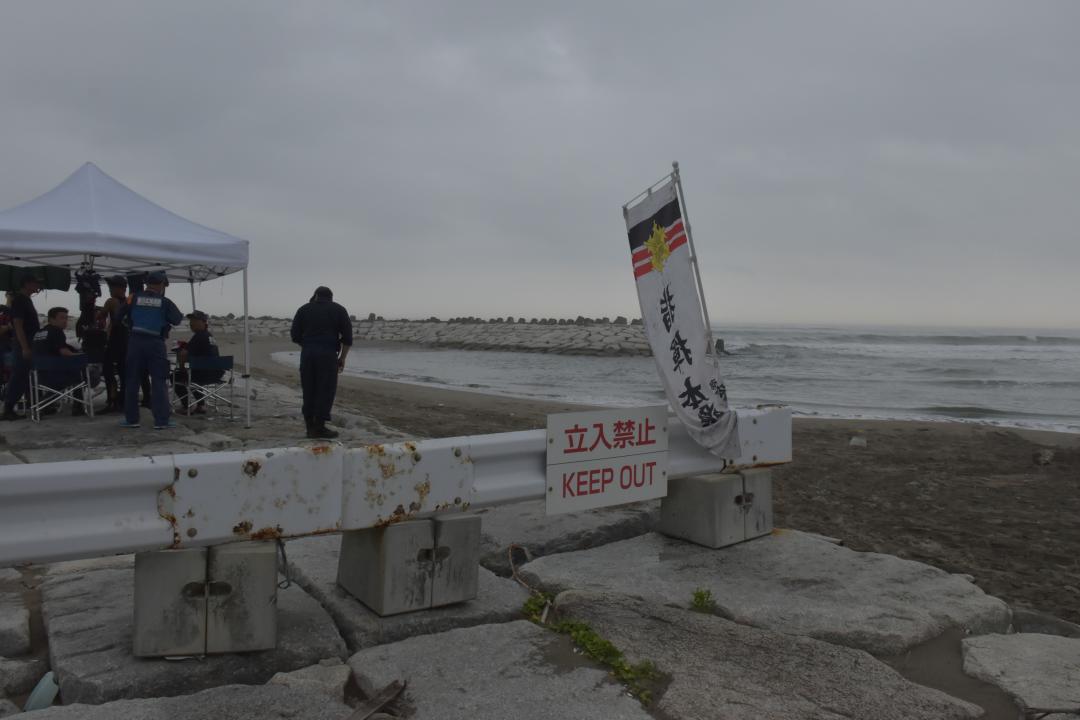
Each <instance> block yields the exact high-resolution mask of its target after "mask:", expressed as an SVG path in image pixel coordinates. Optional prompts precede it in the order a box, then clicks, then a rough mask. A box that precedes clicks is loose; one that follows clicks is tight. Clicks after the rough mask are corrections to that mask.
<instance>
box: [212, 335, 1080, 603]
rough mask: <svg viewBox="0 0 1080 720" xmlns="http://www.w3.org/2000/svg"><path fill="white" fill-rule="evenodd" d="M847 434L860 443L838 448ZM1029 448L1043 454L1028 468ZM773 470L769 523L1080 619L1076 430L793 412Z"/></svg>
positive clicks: (538, 420) (501, 404) (518, 418)
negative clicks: (789, 442)
mask: <svg viewBox="0 0 1080 720" xmlns="http://www.w3.org/2000/svg"><path fill="white" fill-rule="evenodd" d="M219 341H221V342H222V344H223V346H224V347H225V348H226V351H227V352H230V351H235V350H236V349H237V348H233V349H231V350H230V349H228V346H229V344H230V342H233V343H234V342H235V339H234V338H228V337H220V338H219ZM287 350H295V346H294V345H292V344H290V343H289V342H287V341H285V340H282V339H280V338H256V339H255V340H254V341H253V366H254V368H255V373H256V374H258V375H261V376H263V377H265V378H266V379H269V380H274V381H276V382H280V383H283V384H290V385H294V386H295V385H297V384H298V379H297V372H296V370H295V369H292V368H289V367H286V366H284V365H281V364H278V363H275V362H273V361H272V360H271V358H270V354H271V353H273V352H278V351H287ZM363 350H364V346H363V345H358V346H357V347H355V348H354V350H353V352H356V353H363ZM236 354H237V355H238V356H239V353H238V352H237V353H236ZM338 403H339V405H340V406H342V407H345V408H348V409H350V410H353V411H355V412H358V413H362V414H364V415H369V416H372V417H374V418H375V419H377V420H378V421H380V422H382V423H383V424H385V425H387V426H389V427H391V428H394V429H396V430H399V431H401V432H403V433H406V434H408V435H411V436H414V437H448V436H455V435H473V434H479V433H492V432H505V431H509V430H523V429H530V428H540V427H544V425H545V421H546V415H547V414H548V413H551V412H565V411H568V410H574V409H581V408H582V407H584V406H573V405H569V404H563V403H549V402H540V401H533V400H518V399H513V398H503V397H497V396H491V395H481V394H477V393H469V392H461V391H457V390H443V389H438V388H429V387H421V386H413V385H407V384H403V383H395V382H389V381H383V380H374V379H367V378H356V377H350V376H343V377H342V379H341V387H340V391H339V394H338ZM856 435H860V436H862V437H864V438H865V439H866V441H867V445H866V447H851V446H850V445H849V441H850V439H851V438H852V437H853V436H856ZM1043 448H1047V449H1051V450H1053V452H1054V456H1053V459H1052V460H1051V461H1050V463H1049V464H1047V465H1038V464H1036V463H1035V461H1034V459H1033V456H1034V453H1035V452H1036V451H1038V450H1040V449H1043ZM774 477H775V511H776V524H777V525H778V526H786V527H792V528H797V529H800V530H808V531H812V532H817V533H821V534H824V535H829V536H832V537H836V538H840V539H842V540H843V541H844V543H845V544H846V545H848V546H849V547H852V548H854V549H857V550H869V551H875V552H883V553H889V554H893V555H898V556H900V557H906V558H910V559H912V560H919V561H921V562H925V563H928V564H931V565H935V566H937V567H940V568H943V569H945V570H947V571H949V572H956V573H966V574H970V575H972V576H974V577H975V581H976V582H977V583H978V584H979V585H980V586H981V587H982V588H983V589H984V590H986V591H987V592H988V593H990V594H992V595H996V596H998V597H1001V598H1002V599H1004V600H1006V601H1008V602H1010V603H1013V604H1016V605H1020V606H1025V607H1029V608H1032V609H1036V610H1041V611H1043V612H1048V613H1051V614H1053V615H1056V616H1058V617H1061V618H1065V619H1067V620H1071V621H1073V622H1080V525H1078V524H1077V522H1076V520H1077V518H1078V517H1080V435H1078V434H1067V433H1052V432H1040V431H1026V430H1012V429H1006V428H999V427H993V426H984V425H973V424H967V423H927V422H909V421H862V420H818V419H809V418H806V419H804V418H799V419H796V421H795V428H794V462H793V463H791V464H790V465H787V466H784V467H781V468H778V469H777V470H776V471H775V475H774Z"/></svg>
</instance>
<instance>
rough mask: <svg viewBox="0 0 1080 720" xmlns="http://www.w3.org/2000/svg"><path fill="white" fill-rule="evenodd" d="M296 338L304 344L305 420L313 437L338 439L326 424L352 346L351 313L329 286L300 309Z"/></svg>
mask: <svg viewBox="0 0 1080 720" xmlns="http://www.w3.org/2000/svg"><path fill="white" fill-rule="evenodd" d="M291 336H292V341H293V342H294V343H296V344H297V345H299V346H300V386H301V388H302V389H303V391H304V407H303V412H304V422H305V423H306V424H307V436H308V437H309V438H327V439H330V438H336V437H337V436H338V434H337V432H336V431H334V430H331V429H330V428H328V427H326V423H327V422H329V421H330V409H331V408H333V406H334V395H335V394H337V376H338V373H340V372H341V371H342V370H343V369H344V368H345V357H346V356H347V355H348V354H349V348H351V347H352V340H353V338H352V321H351V320H349V313H348V312H347V311H346V310H345V308H343V307H342V306H341V305H338V304H337V303H336V302H334V293H332V292H330V288H328V287H319V288H316V290H315V295H314V296H313V297H312V298H311V302H309V303H307V304H306V305H302V306H301V307H300V309H299V310H297V311H296V316H295V317H293V322H292V332H291Z"/></svg>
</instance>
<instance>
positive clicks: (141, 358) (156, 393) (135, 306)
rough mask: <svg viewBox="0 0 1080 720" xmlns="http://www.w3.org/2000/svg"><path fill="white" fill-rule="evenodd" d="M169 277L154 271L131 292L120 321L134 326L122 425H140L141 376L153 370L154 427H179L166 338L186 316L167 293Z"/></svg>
mask: <svg viewBox="0 0 1080 720" xmlns="http://www.w3.org/2000/svg"><path fill="white" fill-rule="evenodd" d="M168 284H169V279H168V277H166V275H165V273H163V272H152V273H150V276H149V277H148V278H147V280H146V290H141V291H139V292H136V293H134V294H133V295H132V296H131V300H130V302H129V303H128V304H127V305H124V306H123V307H122V308H121V309H120V318H119V319H120V322H121V323H125V324H126V325H127V327H128V328H129V329H130V335H129V337H128V347H127V357H126V358H124V363H125V365H126V367H125V368H124V370H125V372H126V375H127V382H126V383H125V385H124V419H123V420H122V421H121V422H120V426H121V427H126V428H137V427H139V377H140V375H141V374H142V373H143V372H144V371H147V372H149V373H150V404H151V407H152V410H153V414H154V429H155V430H167V429H168V428H172V427H176V423H175V422H173V421H172V420H171V419H170V418H169V415H170V412H171V407H170V405H169V389H168V388H167V387H166V383H167V382H168V378H169V358H168V355H167V354H166V352H165V338H167V337H168V336H169V329H170V328H172V327H173V326H175V325H179V324H180V323H181V322H183V320H184V316H183V315H182V314H181V313H180V308H178V307H176V305H175V304H174V303H173V301H172V300H170V299H168V298H167V297H165V286H166V285H168Z"/></svg>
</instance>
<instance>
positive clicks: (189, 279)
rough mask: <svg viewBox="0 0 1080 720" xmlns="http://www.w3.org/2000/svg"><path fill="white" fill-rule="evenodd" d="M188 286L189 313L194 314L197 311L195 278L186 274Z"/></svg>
mask: <svg viewBox="0 0 1080 720" xmlns="http://www.w3.org/2000/svg"><path fill="white" fill-rule="evenodd" d="M188 284H189V285H190V286H191V312H195V311H196V310H198V308H197V307H195V278H193V277H192V276H191V273H188Z"/></svg>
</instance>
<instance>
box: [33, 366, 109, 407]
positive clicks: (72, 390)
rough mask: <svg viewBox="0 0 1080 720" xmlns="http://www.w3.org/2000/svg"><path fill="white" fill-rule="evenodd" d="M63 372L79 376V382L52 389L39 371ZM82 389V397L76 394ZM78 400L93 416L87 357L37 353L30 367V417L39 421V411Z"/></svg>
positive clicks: (46, 374)
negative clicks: (42, 378)
mask: <svg viewBox="0 0 1080 720" xmlns="http://www.w3.org/2000/svg"><path fill="white" fill-rule="evenodd" d="M42 373H44V374H45V376H46V377H49V376H50V375H51V376H53V377H55V376H57V375H65V376H68V377H72V376H75V377H78V381H77V382H76V383H74V384H72V385H69V386H68V387H63V388H54V387H50V386H48V385H44V384H42V382H41V374H42ZM80 392H81V394H82V397H79V393H80ZM74 403H78V404H80V405H82V406H83V407H85V408H86V414H87V415H88V416H90V417H91V418H93V417H94V397H93V394H92V393H91V392H90V358H88V357H87V356H85V355H74V356H71V357H64V356H62V355H61V356H49V355H45V356H40V355H39V356H36V357H35V358H34V365H33V367H32V368H31V369H30V413H29V414H30V419H31V420H33V421H34V422H40V421H41V411H42V410H44V409H46V408H48V407H50V406H52V405H67V404H74Z"/></svg>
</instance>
